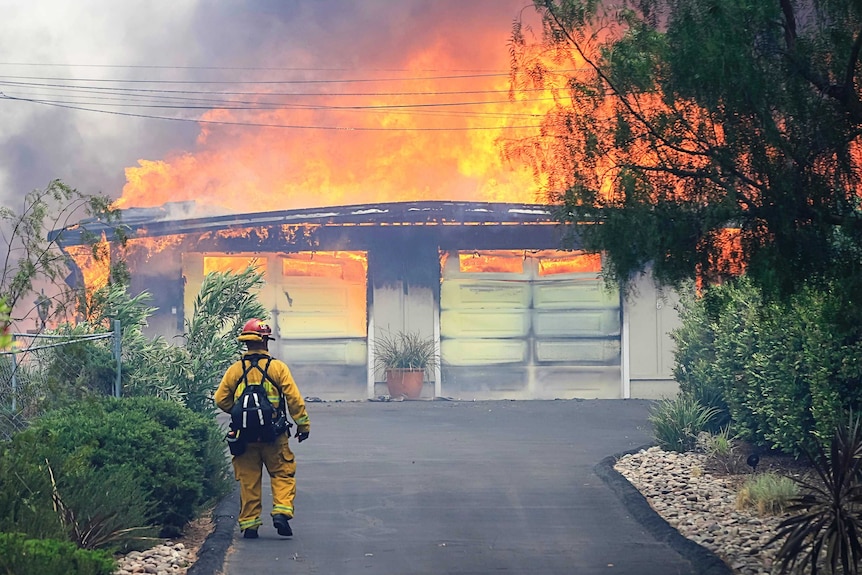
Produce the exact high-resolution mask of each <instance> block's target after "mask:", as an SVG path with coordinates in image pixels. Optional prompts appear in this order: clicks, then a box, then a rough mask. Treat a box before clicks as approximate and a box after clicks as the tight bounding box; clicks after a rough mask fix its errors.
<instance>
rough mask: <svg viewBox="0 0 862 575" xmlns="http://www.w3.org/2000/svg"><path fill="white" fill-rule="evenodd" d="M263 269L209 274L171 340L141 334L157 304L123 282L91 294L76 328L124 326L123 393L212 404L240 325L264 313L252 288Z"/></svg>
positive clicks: (199, 406)
mask: <svg viewBox="0 0 862 575" xmlns="http://www.w3.org/2000/svg"><path fill="white" fill-rule="evenodd" d="M262 285H263V274H262V273H261V272H258V271H256V270H255V269H254V268H253V267H249V268H247V269H246V270H244V271H242V272H239V273H232V272H227V273H211V274H207V276H206V277H205V278H204V281H203V283H202V285H201V290H200V292H199V293H198V295H197V297H196V298H195V302H194V307H193V309H192V314H191V317H190V318H189V319H188V320H186V322H185V328H186V329H185V333H183V335H182V336H181V337H180V338H179V340H178V341H175V342H171V341H168V340H166V339H165V338H163V337H161V336H158V337H155V338H149V337H147V336H146V335H145V334H144V328H145V327H146V325H147V318H148V317H149V316H150V315H152V313H153V312H154V311H155V308H153V307H151V306H149V305H148V302H149V300H150V295H149V294H148V293H146V292H144V293H141V294H138V295H137V296H134V297H133V296H131V295H130V294H129V293H128V288H127V286H125V285H124V284H112V285H107V286H105V287H103V288H101V289H99V290H96V292H95V293H94V294H92V296H91V297H90V298H89V300H90V302H91V308H90V311H91V314H90V316H89V318H88V321H87V322H86V323H85V324H79V325H78V326H76V327H75V328H74V329H76V330H85V331H86V330H93V331H99V330H106V329H111V324H112V322H113V321H114V320H119V321H120V325H121V326H122V349H123V367H122V369H123V393H124V394H130V395H139V396H140V395H145V396H149V395H154V396H156V397H160V398H163V399H170V400H173V401H178V402H180V403H183V404H185V405H186V407H189V408H190V409H192V410H194V411H197V412H209V411H212V410H213V402H212V393H213V391H214V390H215V387H216V386H217V385H218V382H219V381H220V380H221V377H222V375H223V373H224V371H225V370H226V369H227V367H228V365H230V363H231V362H233V361H235V360H236V358H237V356H238V354H239V351H240V347H241V346H240V343H239V342H238V341H237V339H236V335H237V334H238V333H239V328H240V326H241V325H242V323H243V322H244V321H246V320H247V319H249V318H251V317H259V318H265V317H266V310H265V309H264V308H263V306H262V305H261V304H260V301H259V300H258V298H257V295H256V293H255V290H257V289H258V288H260V287H261V286H262Z"/></svg>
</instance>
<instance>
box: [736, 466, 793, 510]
mask: <svg viewBox="0 0 862 575" xmlns="http://www.w3.org/2000/svg"><path fill="white" fill-rule="evenodd" d="M798 494H799V486H798V485H796V483H795V482H794V481H793V480H792V479H790V478H789V477H784V476H782V475H777V474H775V473H761V474H759V475H755V476H754V477H752V478H750V479H748V480H747V481H746V482H745V483H744V484H743V486H742V487H741V488H740V490H739V493H737V495H736V507H737V509H747V508H751V507H753V508H755V509H757V512H758V513H759V514H760V515H777V514H780V513H783V512H784V511H785V510H786V509H787V508H788V506H789V505H790V502H791V501H792V500H793V498H794V497H796V496H797V495H798Z"/></svg>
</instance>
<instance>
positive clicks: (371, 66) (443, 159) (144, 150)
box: [0, 0, 535, 211]
mask: <svg viewBox="0 0 862 575" xmlns="http://www.w3.org/2000/svg"><path fill="white" fill-rule="evenodd" d="M530 4H531V3H530V1H529V0H433V1H432V0H398V1H394V0H362V1H349V0H256V1H242V0H230V1H221V0H172V1H166V0H147V1H142V0H122V1H117V0H77V1H76V2H68V1H67V0H32V1H27V2H25V1H23V0H0V13H2V14H3V19H2V23H0V93H2V95H3V96H4V97H0V197H2V203H3V205H5V206H9V207H13V208H15V207H17V206H18V204H20V201H21V200H20V198H22V197H23V195H24V194H25V193H27V192H28V191H30V190H32V189H34V188H43V187H45V186H46V185H47V184H48V183H49V182H50V181H51V180H53V179H61V180H62V181H64V182H65V183H66V184H68V185H70V186H72V187H74V188H77V189H79V190H81V191H85V192H92V193H101V194H105V195H107V196H109V197H111V198H114V199H120V198H121V197H122V196H125V198H124V199H123V200H122V201H121V206H122V207H134V206H145V205H148V204H153V205H159V204H161V203H162V202H164V201H166V200H178V201H184V200H190V199H191V200H196V201H198V202H199V203H208V202H210V200H211V201H212V203H214V204H218V205H219V206H220V207H221V208H223V209H228V210H234V211H242V210H244V209H245V210H246V211H260V209H274V208H277V207H304V206H308V205H315V204H326V203H331V204H350V203H358V202H355V201H353V200H357V199H358V200H362V201H370V200H374V199H379V200H393V199H404V198H400V197H399V195H398V193H399V192H398V190H408V192H409V193H410V194H413V195H414V196H422V197H424V196H425V195H426V194H427V197H430V198H432V199H433V198H448V197H451V198H453V199H462V198H463V199H498V198H499V199H512V197H513V196H512V195H511V194H507V193H504V192H503V191H501V190H503V188H505V187H506V186H510V187H514V185H515V184H516V183H517V185H518V186H520V188H524V187H525V185H524V184H523V183H521V182H522V181H521V179H520V178H521V177H522V176H523V174H521V175H520V176H518V178H517V179H512V178H514V176H508V175H505V174H504V175H500V174H503V172H504V171H505V170H503V169H502V168H501V167H500V166H499V165H496V160H494V157H498V156H499V152H498V150H495V149H493V148H494V146H493V138H494V137H495V132H493V131H489V130H488V128H489V127H491V126H496V125H497V124H500V125H502V123H504V122H508V123H509V124H510V125H511V123H512V122H519V121H520V120H513V119H512V118H511V117H510V118H505V119H501V118H502V117H497V116H494V115H492V114H491V111H492V110H491V108H490V107H489V105H487V104H486V105H485V107H484V108H481V107H480V108H476V107H472V108H463V107H461V106H460V104H459V106H454V107H453V106H450V107H449V108H448V110H449V111H451V112H453V113H451V114H450V112H447V109H446V108H434V109H433V110H429V111H427V112H425V111H424V110H423V109H422V108H421V107H420V106H417V108H418V109H420V111H422V113H425V114H426V115H424V116H415V117H414V116H410V117H407V116H406V115H403V114H407V113H412V112H405V111H404V110H399V111H398V112H399V113H400V114H402V115H401V116H398V115H393V114H388V113H387V114H386V115H385V117H384V115H382V114H378V113H376V112H369V111H368V110H367V109H366V110H362V111H360V112H357V111H356V110H344V109H340V110H338V111H337V112H333V111H331V110H328V111H327V110H320V109H313V106H316V105H334V104H336V103H337V104H338V105H343V106H345V107H350V106H353V105H360V106H361V107H368V106H377V105H381V104H383V105H385V104H387V103H390V102H392V101H393V98H394V96H392V95H391V94H393V93H403V92H411V93H413V92H428V93H431V92H440V91H455V92H459V94H457V95H452V96H449V100H448V101H449V102H458V101H461V102H462V103H463V102H464V101H471V100H476V99H485V100H490V101H496V100H504V99H505V97H506V94H505V87H506V85H507V82H508V80H507V78H506V74H507V73H508V71H509V70H508V58H509V53H508V46H507V42H508V39H509V35H510V31H511V27H512V23H513V21H514V20H515V19H516V18H518V17H519V16H521V15H522V14H524V13H532V14H535V12H534V11H533V10H532V8H530V7H529V6H530ZM443 77H446V78H449V79H448V80H445V81H444V80H442V79H441V78H443ZM453 77H455V79H453ZM381 79H389V80H390V81H389V82H383V83H381V81H380V80H381ZM408 79H409V81H408ZM275 82H281V83H275ZM297 82H300V83H297ZM302 82H304V83H302ZM489 87H493V88H492V91H493V90H497V91H498V92H495V93H494V94H491V93H489V92H488V90H489ZM226 92H230V93H232V95H230V96H227V95H225V93H226ZM286 92H292V93H308V94H310V93H311V92H314V93H316V94H318V95H320V94H330V96H331V95H332V94H333V93H336V92H342V93H343V92H348V93H363V94H372V95H371V96H363V99H361V100H359V99H357V98H359V97H358V96H357V97H355V98H354V99H353V100H346V99H344V96H341V98H342V99H335V98H332V97H330V99H328V100H323V99H320V98H318V99H315V96H313V95H312V96H309V97H307V98H306V99H305V100H303V102H305V103H310V104H312V105H313V106H312V108H311V109H310V108H307V107H306V108H303V109H301V110H286V109H281V108H278V109H263V110H261V109H254V110H233V109H229V110H224V109H222V108H223V106H224V103H223V102H224V101H226V100H231V101H242V102H246V103H249V102H252V103H255V104H256V105H259V104H260V103H261V102H265V101H272V102H274V101H276V100H275V99H272V100H269V99H268V98H270V96H269V95H270V94H273V93H286ZM373 94H377V96H374V95H373ZM384 94H385V95H384ZM144 97H146V98H149V100H147V102H148V103H152V104H153V105H152V106H143V105H142V103H143V102H144ZM285 97H286V96H285ZM294 97H295V96H294ZM398 98H400V99H399V100H398V102H401V103H404V102H407V101H408V100H406V99H405V98H408V97H407V96H399V97H398ZM34 100H35V101H34ZM39 101H41V102H42V103H39ZM215 101H218V102H222V104H221V105H220V106H212V107H210V104H211V103H212V102H215ZM278 101H280V102H281V101H284V100H278ZM293 101H296V100H293ZM418 101H419V100H416V99H413V100H409V102H411V104H414V103H416V102H418ZM45 102H49V103H45ZM176 102H181V103H182V107H180V108H176V107H165V106H166V104H171V103H176ZM231 105H232V106H233V105H236V104H231ZM502 105H503V104H500V106H502ZM157 106H158V107H157ZM72 108H89V109H98V110H101V111H100V112H95V111H86V110H79V109H77V110H76V109H72ZM413 109H416V108H413ZM456 111H458V112H459V113H460V112H461V111H463V112H465V115H464V116H462V117H460V118H459V116H458V115H457V114H456V113H454V112H456ZM497 111H498V106H496V105H495V107H494V113H497ZM477 112H478V113H477ZM433 114H438V115H433ZM445 114H450V115H445ZM141 115H144V116H163V117H169V118H174V119H173V120H165V119H153V118H143V117H136V116H141ZM465 118H466V119H465ZM201 119H204V120H206V121H207V122H209V123H203V124H202V123H199V122H197V121H196V120H201ZM524 121H525V122H527V123H530V122H531V120H528V119H527V120H524ZM489 122H490V123H489ZM495 122H496V123H495ZM249 123H251V124H261V123H263V124H267V125H268V126H270V127H268V128H260V127H253V126H248V125H247V124H249ZM533 123H535V122H533ZM272 126H278V127H272ZM283 126H294V127H293V128H284V127H283ZM454 126H457V127H458V129H459V130H460V129H462V128H463V127H465V126H466V127H468V128H469V130H468V131H464V132H458V131H453V132H449V131H447V130H448V129H449V127H454ZM321 127H325V129H320V128H321ZM357 127H359V128H361V129H366V130H368V131H361V130H360V131H356V130H351V128H357ZM417 127H418V128H421V130H419V131H415V132H414V131H411V130H412V129H414V128H417ZM380 128H386V129H384V130H381V129H380ZM440 128H444V129H443V130H439V129H440ZM438 130H439V131H438ZM467 136H469V138H468V137H467ZM438 146H439V148H440V149H441V150H445V149H449V150H452V151H453V152H452V153H451V155H447V154H446V153H444V152H441V153H440V154H437V153H436V152H434V153H429V151H430V150H431V149H432V148H433V149H435V150H436V149H437V147H438ZM473 150H481V153H476V154H474V152H473ZM492 153H493V154H494V157H492V156H491V154H492ZM429 156H434V158H433V159H429ZM473 159H475V161H472V160H473ZM480 164H481V165H480ZM492 164H494V165H493V166H491V165H492ZM515 170H516V171H517V168H515ZM372 172H373V173H374V174H372ZM396 180H397V184H393V185H391V187H392V189H390V184H391V182H392V181H396ZM438 182H442V183H439V184H438ZM438 187H439V188H440V190H437V189H436V188H438ZM432 188H433V189H432ZM157 189H158V192H159V193H156V191H157ZM372 190H373V191H372ZM330 191H331V194H330V195H331V197H323V196H325V195H326V194H329V193H330ZM408 192H405V193H408ZM265 197H267V198H272V197H275V198H276V199H277V200H278V201H268V200H267V201H264V200H263V199H259V200H258V198H265ZM524 197H525V198H526V199H529V197H528V195H527V194H525V195H524ZM417 199H418V198H417ZM258 201H259V205H257V206H255V205H253V204H254V203H255V202H258Z"/></svg>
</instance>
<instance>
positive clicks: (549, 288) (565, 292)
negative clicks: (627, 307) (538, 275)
mask: <svg viewBox="0 0 862 575" xmlns="http://www.w3.org/2000/svg"><path fill="white" fill-rule="evenodd" d="M619 304H620V296H619V292H617V291H608V290H607V289H605V286H604V283H603V282H602V281H601V280H596V279H591V280H585V279H573V280H554V281H539V282H537V283H535V284H533V307H535V308H537V309H559V308H571V307H575V306H576V307H579V308H582V307H603V308H608V307H614V308H616V307H619Z"/></svg>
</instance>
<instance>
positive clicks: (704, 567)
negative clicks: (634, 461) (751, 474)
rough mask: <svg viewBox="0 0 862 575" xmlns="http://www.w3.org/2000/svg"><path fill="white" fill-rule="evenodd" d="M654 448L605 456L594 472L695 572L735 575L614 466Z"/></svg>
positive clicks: (648, 528) (642, 523) (649, 530)
mask: <svg viewBox="0 0 862 575" xmlns="http://www.w3.org/2000/svg"><path fill="white" fill-rule="evenodd" d="M648 447H651V446H650V445H645V446H643V447H638V448H637V449H632V450H629V451H624V452H622V453H618V454H616V455H611V456H609V457H605V458H604V459H603V460H601V461H600V462H599V463H598V464H597V465H596V466H595V467H594V468H593V471H594V472H595V474H596V475H598V476H599V477H600V478H601V479H602V481H604V482H605V484H606V485H607V486H608V487H610V488H611V490H612V491H613V492H614V493H615V494H616V495H617V497H619V499H620V501H622V503H623V505H624V506H625V508H626V509H627V510H628V512H629V513H631V515H632V516H633V517H634V518H635V519H636V520H637V521H638V523H640V524H641V525H642V526H643V527H644V528H645V529H646V530H647V531H648V532H649V533H650V534H651V535H652V536H653V537H655V538H656V540H658V541H661V542H664V543H667V544H668V545H669V546H670V547H671V548H672V549H673V550H674V551H676V552H677V553H679V554H680V555H682V556H683V557H684V558H685V559H687V560H688V561H689V563H691V565H692V567H693V568H694V570H695V572H696V573H698V574H699V575H733V570H732V569H731V568H730V567H729V566H728V565H727V564H726V563H725V562H724V561H722V560H721V559H720V558H719V557H718V556H717V555H716V554H715V553H713V552H712V551H710V550H709V549H707V548H705V547H702V546H700V545H698V544H697V543H695V542H694V541H692V540H691V539H686V538H685V537H683V536H682V535H681V534H680V533H679V531H677V530H676V529H674V528H673V527H672V526H671V525H670V523H668V522H667V521H665V519H664V518H663V517H662V516H661V515H659V514H658V513H656V512H655V511H654V510H653V508H652V507H651V506H650V504H649V502H648V501H647V500H646V497H644V496H643V495H642V494H641V492H640V491H638V490H637V488H635V486H634V485H632V484H631V483H629V481H628V479H626V478H625V477H623V475H622V474H621V473H620V472H619V471H617V470H616V469H614V464H615V463H616V462H617V460H618V459H619V458H620V457H622V456H623V455H628V454H630V453H637V452H639V451H641V450H642V449H646V448H648Z"/></svg>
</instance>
